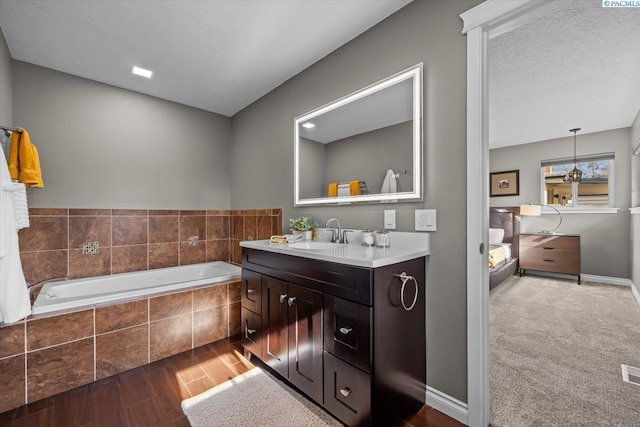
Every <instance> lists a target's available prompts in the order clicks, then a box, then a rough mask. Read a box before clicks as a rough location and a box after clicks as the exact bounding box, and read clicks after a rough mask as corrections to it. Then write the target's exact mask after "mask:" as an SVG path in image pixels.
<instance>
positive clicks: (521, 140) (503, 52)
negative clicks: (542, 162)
mask: <svg viewBox="0 0 640 427" xmlns="http://www.w3.org/2000/svg"><path fill="white" fill-rule="evenodd" d="M638 41H640V8H604V7H602V1H601V0H590V1H584V0H566V1H564V2H560V6H559V7H558V8H557V9H554V10H553V11H552V12H551V13H548V14H546V15H544V16H542V17H540V18H538V19H537V20H535V21H533V22H531V23H529V24H527V25H525V26H523V27H520V28H518V29H517V30H515V31H512V32H509V33H506V34H503V35H501V36H498V37H496V38H494V39H492V40H490V41H489V123H490V125H489V140H490V146H491V148H498V147H504V146H509V145H516V144H525V143H529V142H536V141H543V140H548V139H554V138H560V137H568V136H571V135H572V134H571V133H570V132H569V129H571V128H575V127H579V128H582V131H581V132H580V133H579V135H580V134H584V133H592V132H598V131H602V130H608V129H617V128H621V127H628V126H630V125H631V124H632V122H633V119H634V118H635V116H636V114H637V113H638V110H639V109H640V45H639V44H638ZM578 139H579V138H578Z"/></svg>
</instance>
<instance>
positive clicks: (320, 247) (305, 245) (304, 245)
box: [289, 241, 347, 251]
mask: <svg viewBox="0 0 640 427" xmlns="http://www.w3.org/2000/svg"><path fill="white" fill-rule="evenodd" d="M345 246H347V245H345V244H344V243H331V242H316V241H311V242H296V243H290V244H289V247H290V248H293V249H303V250H307V251H326V250H331V249H340V248H343V247H345Z"/></svg>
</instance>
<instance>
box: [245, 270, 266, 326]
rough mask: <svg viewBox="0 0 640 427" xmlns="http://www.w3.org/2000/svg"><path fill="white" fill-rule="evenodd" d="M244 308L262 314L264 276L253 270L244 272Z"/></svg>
mask: <svg viewBox="0 0 640 427" xmlns="http://www.w3.org/2000/svg"><path fill="white" fill-rule="evenodd" d="M241 285H242V307H244V308H246V309H248V310H251V311H253V312H254V313H256V314H258V315H261V314H262V275H260V274H259V273H256V272H253V271H251V270H246V269H243V270H242V283H241Z"/></svg>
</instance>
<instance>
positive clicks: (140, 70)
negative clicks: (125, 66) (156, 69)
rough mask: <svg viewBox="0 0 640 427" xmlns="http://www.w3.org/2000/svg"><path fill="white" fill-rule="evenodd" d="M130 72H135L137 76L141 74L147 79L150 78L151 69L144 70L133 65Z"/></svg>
mask: <svg viewBox="0 0 640 427" xmlns="http://www.w3.org/2000/svg"><path fill="white" fill-rule="evenodd" d="M131 72H132V73H133V74H136V75H138V76H142V77H146V78H148V79H150V78H151V75H152V74H153V71H151V70H145V69H144V68H140V67H136V66H135V65H134V66H133V68H132V69H131Z"/></svg>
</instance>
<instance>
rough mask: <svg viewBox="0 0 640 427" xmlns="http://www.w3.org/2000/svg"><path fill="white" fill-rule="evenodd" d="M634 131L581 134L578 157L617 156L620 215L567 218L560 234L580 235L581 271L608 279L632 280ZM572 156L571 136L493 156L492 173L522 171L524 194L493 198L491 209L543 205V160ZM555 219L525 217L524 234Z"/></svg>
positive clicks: (495, 152)
mask: <svg viewBox="0 0 640 427" xmlns="http://www.w3.org/2000/svg"><path fill="white" fill-rule="evenodd" d="M629 138H630V129H629V128H623V129H615V130H610V131H605V132H596V133H591V134H584V135H578V142H577V152H578V155H583V154H596V153H603V152H611V151H614V152H615V205H616V207H617V208H619V210H618V213H616V214H586V213H583V214H580V213H572V214H568V213H567V214H563V215H562V226H561V228H560V229H558V232H562V233H569V234H571V233H573V234H580V235H581V257H582V269H581V270H582V273H584V274H595V275H601V276H609V277H621V278H627V279H628V278H630V277H631V265H630V259H629V255H628V254H629V251H630V245H631V241H630V238H629V230H630V215H629V207H630V206H631V178H630V177H631V163H630V161H629V157H630V147H629ZM562 157H573V137H567V138H559V139H554V140H549V141H542V142H535V143H531V144H524V145H516V146H513V147H505V148H498V149H495V150H491V152H490V169H491V171H492V172H497V171H503V170H513V169H519V170H520V195H519V196H513V197H492V198H491V206H519V205H521V204H526V203H534V204H536V203H541V200H540V161H541V160H549V159H554V158H562ZM557 223H558V219H557V216H556V215H543V216H541V217H523V218H522V229H521V230H522V232H536V231H539V230H543V229H547V228H553V227H554V226H555V225H556V224H557Z"/></svg>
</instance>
